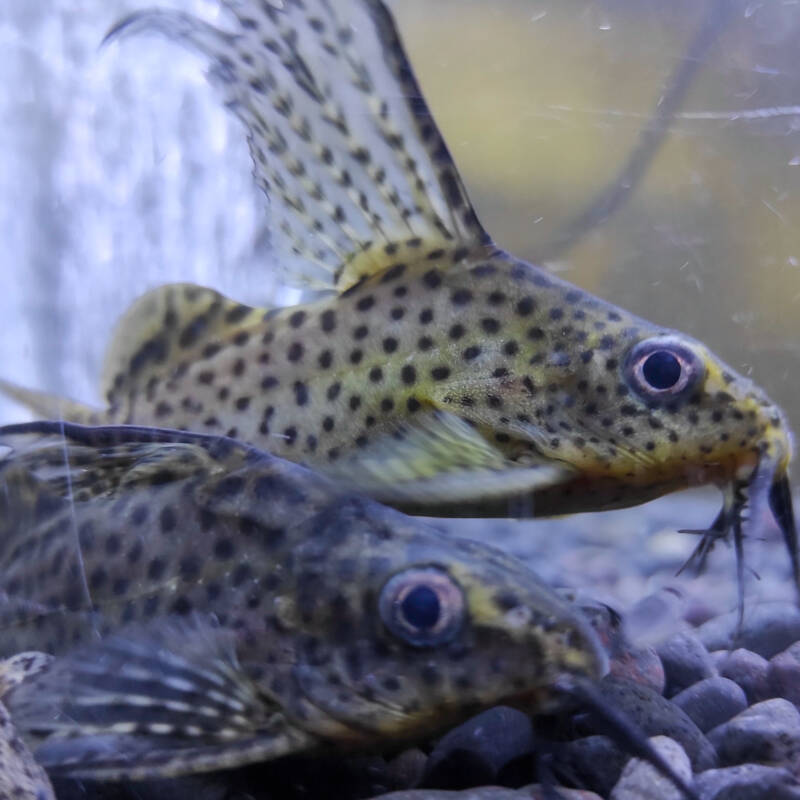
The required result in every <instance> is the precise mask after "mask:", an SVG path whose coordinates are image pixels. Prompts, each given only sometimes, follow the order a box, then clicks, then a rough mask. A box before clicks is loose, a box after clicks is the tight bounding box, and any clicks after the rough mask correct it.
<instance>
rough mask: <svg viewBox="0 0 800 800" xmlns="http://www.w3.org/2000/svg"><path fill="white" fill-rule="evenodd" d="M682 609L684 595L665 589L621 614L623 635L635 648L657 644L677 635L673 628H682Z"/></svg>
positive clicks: (684, 604)
mask: <svg viewBox="0 0 800 800" xmlns="http://www.w3.org/2000/svg"><path fill="white" fill-rule="evenodd" d="M686 609H687V597H686V595H685V594H684V593H683V592H682V591H681V590H680V589H677V588H675V587H674V586H665V587H663V588H661V589H659V590H658V591H656V592H653V593H652V594H648V595H645V596H644V597H642V598H641V599H640V600H637V601H636V603H634V604H633V606H631V607H630V608H629V609H628V610H627V611H626V612H625V621H624V627H625V632H626V634H627V635H628V636H629V637H630V639H631V641H633V642H635V643H636V644H637V645H638V646H639V647H643V646H644V645H646V644H653V645H654V644H657V643H658V642H661V641H663V640H664V639H666V638H667V637H669V636H671V635H672V634H674V633H677V632H678V630H679V628H678V627H676V626H681V625H683V623H682V622H681V620H682V619H683V616H684V613H685V612H686Z"/></svg>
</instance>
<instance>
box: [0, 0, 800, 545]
mask: <svg viewBox="0 0 800 800" xmlns="http://www.w3.org/2000/svg"><path fill="white" fill-rule="evenodd" d="M152 4H153V3H145V2H138V0H37V1H36V2H33V3H32V2H30V0H3V2H2V4H0V48H2V58H0V85H2V86H3V87H4V88H3V92H2V94H1V95H0V248H1V249H0V253H2V255H1V256H0V320H2V336H0V374H1V375H2V376H3V377H5V378H10V379H12V380H15V381H17V382H20V383H23V384H26V385H30V386H35V387H37V388H40V389H47V390H51V391H54V392H59V393H64V394H68V395H70V396H73V397H76V398H78V399H81V400H84V401H90V402H99V397H98V393H97V388H96V383H97V379H98V376H99V372H100V365H101V361H102V356H103V351H104V348H105V345H106V342H107V341H108V339H109V336H110V333H111V329H112V327H113V325H114V322H115V320H116V319H117V318H118V317H119V315H120V314H121V313H122V312H123V311H124V310H125V308H126V307H127V306H128V305H129V303H130V302H131V301H132V300H133V299H134V298H135V297H136V296H138V295H139V294H141V293H142V292H144V291H145V290H147V289H148V288H151V287H153V286H155V285H158V284H160V283H164V282H167V281H175V280H191V281H195V282H199V283H204V284H207V285H210V286H213V287H214V288H217V289H219V290H221V291H223V292H225V293H227V294H229V295H232V296H234V297H236V298H237V299H241V300H243V301H246V302H256V303H274V302H278V303H284V302H294V301H296V299H297V297H298V294H297V292H296V291H295V290H290V289H286V288H282V287H281V286H280V283H279V270H277V269H275V265H274V264H273V262H272V255H271V254H270V252H269V250H268V247H267V245H266V242H267V238H268V236H267V232H268V225H269V221H268V215H267V210H266V203H265V200H264V198H262V197H261V196H260V195H259V194H258V193H257V192H256V190H255V189H254V187H253V186H252V183H251V179H250V160H249V155H248V153H247V148H246V144H245V138H244V134H243V131H242V129H241V127H240V125H239V123H238V122H237V121H236V120H235V119H233V118H231V117H229V116H228V115H227V114H226V113H225V112H224V110H223V109H222V108H221V107H220V105H219V103H218V101H217V98H216V96H215V94H214V92H213V90H212V89H211V87H209V86H208V85H207V84H206V82H205V79H204V76H203V68H204V65H203V63H202V62H201V60H200V59H198V58H195V57H193V56H192V55H190V54H188V53H186V52H184V51H183V50H181V49H180V48H178V47H176V46H174V45H171V44H170V43H168V42H166V41H163V40H161V39H159V38H155V37H153V38H151V37H146V38H142V39H139V40H129V41H126V42H124V43H123V44H121V45H118V44H113V45H111V46H109V47H105V48H102V49H101V48H99V43H100V42H101V40H102V38H103V35H104V34H105V32H106V31H107V30H108V29H109V27H110V26H111V25H112V24H113V23H114V22H115V21H116V20H117V19H119V18H120V17H121V16H122V15H123V14H125V13H128V12H130V11H133V10H135V9H137V8H141V7H142V6H143V5H152ZM157 4H158V5H161V6H167V7H176V8H181V9H184V10H188V11H192V12H194V13H197V14H199V15H200V16H202V17H204V18H206V19H208V20H210V21H212V22H214V21H217V22H219V23H220V24H224V14H220V12H219V9H218V6H217V3H216V2H213V1H212V0H158V3H157ZM391 6H392V8H393V9H394V11H395V13H396V15H397V18H398V21H399V24H400V27H401V30H402V33H403V35H404V38H405V42H406V45H407V47H408V50H409V53H410V56H411V60H412V63H413V64H414V67H415V68H416V70H417V73H418V76H419V78H420V82H421V84H422V86H423V88H424V90H425V92H426V94H427V98H428V100H429V103H430V105H431V107H432V110H433V112H434V114H435V115H436V117H437V119H438V122H439V124H440V127H441V128H442V130H443V132H444V134H445V138H446V139H447V141H448V143H449V145H450V148H451V150H452V152H453V155H454V157H455V159H456V162H457V163H458V164H459V166H460V168H461V171H462V173H463V176H464V178H465V180H466V183H467V185H468V187H469V189H470V191H471V194H472V198H473V201H474V203H475V206H476V207H477V209H478V212H479V214H480V216H481V219H482V221H483V222H484V224H485V226H486V227H487V229H488V230H489V231H490V232H491V233H492V235H493V236H494V237H495V239H496V240H497V241H498V242H499V243H500V244H502V245H503V246H505V247H506V248H507V249H509V250H511V251H513V252H514V253H516V254H517V255H519V256H523V257H527V258H530V259H534V260H539V259H542V258H544V259H545V260H546V261H547V266H548V267H549V268H551V269H553V270H555V271H557V272H558V273H559V274H560V275H561V276H562V277H564V278H566V279H568V280H570V281H572V282H574V283H576V284H578V285H580V286H581V287H583V288H585V289H588V290H590V291H592V292H594V293H596V294H598V295H600V296H601V297H603V298H605V299H607V300H611V301H613V302H615V303H618V304H620V305H622V306H624V307H626V308H628V309H630V310H632V311H634V312H636V313H638V314H639V315H641V316H644V317H647V318H649V319H651V320H653V321H656V322H659V323H662V324H665V325H669V326H672V327H676V328H679V329H681V330H683V331H685V332H687V333H690V334H691V335H693V336H695V337H697V338H699V339H702V340H703V341H704V342H706V343H707V344H708V345H709V346H710V347H711V348H712V349H713V350H715V351H716V352H717V353H718V354H719V355H721V356H722V357H723V358H724V359H725V360H727V361H728V362H730V363H731V364H732V365H733V366H734V367H735V368H736V369H737V370H739V371H741V372H743V373H746V374H750V375H752V376H753V377H754V379H755V380H756V381H757V382H758V383H759V384H761V385H762V386H763V387H765V388H766V389H767V391H768V392H769V394H770V395H771V396H772V397H773V398H774V399H775V400H776V401H778V402H779V403H781V404H782V405H783V406H784V408H785V409H786V410H787V412H788V414H789V417H790V420H791V422H792V423H793V425H794V427H795V429H800V226H798V224H797V222H798V220H800V66H798V60H797V42H798V41H800V38H798V37H799V36H800V4H798V3H796V2H784V0H764V1H763V2H756V0H753V1H752V2H740V1H739V0H729V1H728V3H727V6H728V7H729V8H730V10H731V13H730V18H729V19H728V20H727V23H726V24H725V26H724V28H723V27H720V29H719V30H718V31H717V33H718V36H717V38H716V41H715V42H714V43H713V45H712V46H711V47H710V48H709V49H708V50H707V52H705V53H704V55H703V57H702V58H701V59H699V63H698V64H697V67H698V69H697V74H696V80H695V81H694V82H693V84H692V86H691V88H690V90H689V92H688V95H687V96H686V99H685V102H684V103H683V104H682V106H681V108H680V109H679V112H678V114H677V115H676V118H675V119H674V121H673V122H672V124H671V126H670V129H669V133H668V135H667V137H666V139H665V142H664V145H663V147H662V148H661V149H660V150H659V151H658V153H657V155H656V157H655V159H654V161H653V163H652V165H651V167H650V169H649V170H648V171H647V173H646V175H645V177H644V179H643V180H642V182H641V183H640V184H639V185H638V186H636V187H635V190H634V191H633V192H631V195H630V197H628V198H627V201H626V202H625V203H624V204H623V205H622V207H621V208H620V209H619V210H618V211H617V213H615V214H614V215H613V216H611V217H610V218H609V219H607V220H605V221H604V222H603V223H602V224H601V225H599V226H598V227H596V228H594V229H593V230H591V231H589V232H587V233H585V234H584V235H583V236H581V237H580V238H579V239H578V241H576V242H575V243H573V244H572V246H570V247H568V248H566V249H564V248H563V247H560V248H559V247H556V246H555V244H556V243H558V242H560V241H561V239H562V234H563V231H564V229H565V226H568V225H569V223H570V221H571V220H572V219H574V217H575V216H576V215H577V214H579V213H580V212H581V211H582V210H583V209H584V208H585V207H586V206H587V204H588V203H589V202H590V201H591V200H592V198H593V197H594V196H595V195H596V194H597V192H599V191H600V190H601V189H602V187H604V186H606V185H608V184H609V183H613V181H614V180H615V176H617V175H618V173H619V170H620V169H621V167H622V165H623V164H624V163H625V161H626V159H627V158H628V157H629V155H630V153H631V152H632V150H633V148H634V147H635V145H636V142H637V140H638V137H639V136H640V133H641V131H642V130H643V128H644V127H646V126H647V125H649V124H651V123H652V120H653V114H654V110H655V109H656V108H657V106H658V104H659V101H660V99H662V98H663V97H664V95H665V93H666V92H668V88H669V85H670V80H671V78H672V76H673V75H674V74H675V72H676V70H678V69H679V68H680V67H681V65H682V64H684V62H685V59H686V57H687V51H688V48H689V43H690V41H691V40H692V39H693V38H694V36H695V34H696V32H697V30H698V29H699V28H700V26H701V25H703V24H704V20H707V17H708V15H709V14H710V11H711V4H710V3H709V2H708V0H703V2H699V1H698V0H673V2H670V3H663V2H661V0H591V1H589V0H395V2H393V3H391ZM21 418H23V412H22V411H21V410H20V409H18V408H15V407H13V406H12V405H11V404H8V403H6V402H5V401H3V400H0V421H3V422H8V421H16V420H19V419H21ZM712 515H713V514H712ZM690 516H692V517H693V519H692V520H689V524H690V526H692V527H698V526H700V525H702V524H706V523H707V522H708V521H710V519H709V520H706V519H696V518H694V517H696V514H695V513H694V512H693V513H692V514H691V515H690ZM623 518H624V519H627V518H626V517H614V516H613V515H612V516H611V517H608V515H606V518H605V519H611V520H613V519H623ZM604 524H606V523H604ZM682 547H683V551H685V550H686V548H687V547H688V545H685V546H684V545H682Z"/></svg>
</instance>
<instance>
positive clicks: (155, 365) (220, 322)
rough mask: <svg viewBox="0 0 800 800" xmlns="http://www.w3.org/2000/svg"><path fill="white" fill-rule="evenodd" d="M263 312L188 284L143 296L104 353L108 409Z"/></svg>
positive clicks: (168, 374)
mask: <svg viewBox="0 0 800 800" xmlns="http://www.w3.org/2000/svg"><path fill="white" fill-rule="evenodd" d="M263 315H264V310H263V309H261V310H257V309H254V308H251V307H250V306H245V305H242V304H241V303H237V302H236V301H235V300H230V299H229V298H227V297H225V296H224V295H221V294H220V293H219V292H215V291H214V290H213V289H206V288H204V287H202V286H195V285H194V284H191V283H173V284H168V285H166V286H160V287H159V288H157V289H153V290H151V291H149V292H147V293H146V294H144V295H142V296H141V297H140V298H139V299H138V300H136V302H135V303H134V304H133V305H132V306H131V307H130V308H129V309H128V311H127V312H126V313H125V314H124V315H123V316H122V318H121V319H120V321H119V322H118V323H117V327H116V329H115V330H114V335H113V336H112V338H111V344H110V345H109V348H108V350H107V351H106V357H105V363H104V365H103V375H102V381H101V388H102V392H103V396H104V397H105V399H106V400H107V401H108V404H109V407H110V408H111V409H112V410H115V411H116V410H119V409H123V410H124V408H125V406H126V402H127V400H128V398H129V397H130V396H131V395H133V394H136V393H139V392H147V390H148V387H154V386H155V384H156V383H157V382H160V381H162V380H168V379H169V378H170V377H171V376H175V375H176V374H179V373H180V371H181V370H182V369H185V366H184V365H186V364H189V363H190V362H191V361H192V360H195V359H196V358H198V357H199V356H200V355H202V354H203V352H204V351H205V352H208V350H207V348H214V347H217V346H218V345H219V343H221V342H223V341H227V340H228V339H229V338H232V337H235V336H236V334H237V333H239V332H240V331H243V330H245V329H247V328H248V327H249V326H252V325H254V324H256V323H258V322H260V321H261V320H262V319H263Z"/></svg>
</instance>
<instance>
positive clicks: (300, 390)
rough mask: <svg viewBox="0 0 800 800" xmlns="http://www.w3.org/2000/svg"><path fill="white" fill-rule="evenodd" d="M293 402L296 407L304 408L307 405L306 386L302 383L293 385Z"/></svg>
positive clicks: (297, 382)
mask: <svg viewBox="0 0 800 800" xmlns="http://www.w3.org/2000/svg"><path fill="white" fill-rule="evenodd" d="M294 400H295V403H297V405H298V406H304V405H306V404H307V403H308V386H306V384H305V383H303V382H302V381H295V383H294Z"/></svg>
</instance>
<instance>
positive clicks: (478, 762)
mask: <svg viewBox="0 0 800 800" xmlns="http://www.w3.org/2000/svg"><path fill="white" fill-rule="evenodd" d="M533 751H534V735H533V724H532V722H531V720H530V719H529V717H528V716H526V715H525V714H523V713H522V712H521V711H517V710H516V709H513V708H508V707H506V706H497V707H495V708H490V709H489V710H488V711H484V712H483V713H482V714H478V716H476V717H473V718H472V719H470V720H467V722H465V723H463V724H462V725H459V726H458V727H457V728H454V729H453V730H451V731H450V732H449V733H448V734H446V735H445V736H444V737H442V738H441V739H440V740H439V742H438V743H437V744H436V747H434V749H433V752H432V753H431V754H430V757H429V758H428V763H427V764H426V767H425V774H424V776H423V778H422V785H423V786H431V787H434V788H438V789H464V788H467V787H469V786H480V785H482V784H487V783H505V782H514V783H516V785H517V786H519V785H520V784H521V783H524V782H525V779H526V778H527V779H528V780H530V778H531V777H532V768H533V759H532V758H531V756H532V755H533ZM520 759H526V763H525V764H519V763H518V762H519V760H520ZM526 770H527V774H526Z"/></svg>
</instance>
